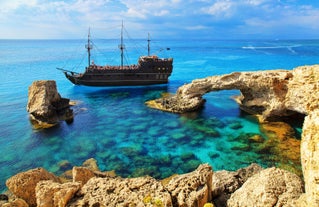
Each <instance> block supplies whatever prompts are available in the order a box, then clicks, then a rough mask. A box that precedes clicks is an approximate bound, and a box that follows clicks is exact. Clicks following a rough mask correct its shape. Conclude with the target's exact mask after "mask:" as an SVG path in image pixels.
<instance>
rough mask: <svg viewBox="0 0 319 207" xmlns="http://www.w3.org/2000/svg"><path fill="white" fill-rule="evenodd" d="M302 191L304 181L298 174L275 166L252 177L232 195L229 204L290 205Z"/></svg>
mask: <svg viewBox="0 0 319 207" xmlns="http://www.w3.org/2000/svg"><path fill="white" fill-rule="evenodd" d="M302 193H303V183H302V181H301V179H300V178H299V177H298V176H297V175H295V174H293V173H291V172H288V171H285V170H282V169H279V168H274V167H273V168H268V169H265V170H263V171H261V172H259V173H257V174H255V175H254V176H252V177H250V178H249V179H248V180H247V181H246V182H245V183H244V184H243V186H242V187H241V188H239V189H238V190H237V191H235V192H234V193H233V194H232V195H231V197H230V199H229V200H228V202H227V206H229V207H242V206H263V207H267V206H268V207H274V206H290V203H291V202H292V201H294V200H296V199H298V198H299V196H300V195H301V194H302Z"/></svg>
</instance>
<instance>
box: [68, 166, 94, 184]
mask: <svg viewBox="0 0 319 207" xmlns="http://www.w3.org/2000/svg"><path fill="white" fill-rule="evenodd" d="M72 175H73V182H80V183H81V184H82V185H84V184H85V183H86V182H87V181H88V180H90V179H91V178H93V177H95V174H94V172H93V171H92V170H90V169H88V168H86V167H73V169H72Z"/></svg>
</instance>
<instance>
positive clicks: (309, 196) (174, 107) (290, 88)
mask: <svg viewBox="0 0 319 207" xmlns="http://www.w3.org/2000/svg"><path fill="white" fill-rule="evenodd" d="M318 81H319V65H313V66H301V67H298V68H295V69H293V70H268V71H257V72H235V73H231V74H227V75H221V76H212V77H207V78H204V79H197V80H194V81H192V82H191V83H189V84H186V85H183V86H181V87H180V88H179V89H178V90H177V92H176V95H173V96H169V97H162V98H159V99H156V100H151V101H148V102H147V103H146V104H147V105H148V106H149V107H152V108H156V109H160V110H163V111H168V112H174V113H185V112H189V111H194V110H197V109H199V108H200V107H201V106H202V105H203V104H204V103H205V100H204V99H203V95H204V94H206V93H209V92H211V91H219V90H230V89H238V90H240V92H241V95H240V96H239V97H237V98H236V101H237V102H238V103H239V105H240V107H241V109H243V110H245V111H247V112H250V113H254V114H260V115H261V116H260V119H259V120H260V121H267V120H271V119H272V118H274V117H275V118H277V117H282V116H289V115H292V114H294V113H301V114H304V115H306V117H305V121H304V125H303V133H302V140H301V150H300V151H301V163H302V169H303V176H304V180H305V190H306V198H303V199H305V200H306V202H307V204H308V205H307V206H319V147H318V143H319V101H318V99H319V90H318V89H319V82H318ZM301 199H302V198H301Z"/></svg>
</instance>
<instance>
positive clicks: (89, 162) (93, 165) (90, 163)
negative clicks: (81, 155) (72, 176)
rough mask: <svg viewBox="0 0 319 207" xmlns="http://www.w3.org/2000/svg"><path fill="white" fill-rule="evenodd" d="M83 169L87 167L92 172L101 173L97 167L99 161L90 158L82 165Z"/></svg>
mask: <svg viewBox="0 0 319 207" xmlns="http://www.w3.org/2000/svg"><path fill="white" fill-rule="evenodd" d="M82 167H86V168H88V169H90V170H92V171H99V170H100V169H99V167H98V165H97V161H96V159H94V158H90V159H87V160H85V161H84V162H83V163H82Z"/></svg>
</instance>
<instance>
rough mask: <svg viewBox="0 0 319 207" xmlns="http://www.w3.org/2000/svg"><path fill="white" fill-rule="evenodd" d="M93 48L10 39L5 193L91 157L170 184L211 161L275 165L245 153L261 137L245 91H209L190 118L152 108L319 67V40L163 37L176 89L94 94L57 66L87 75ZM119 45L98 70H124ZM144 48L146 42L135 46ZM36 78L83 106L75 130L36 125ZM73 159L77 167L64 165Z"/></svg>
mask: <svg viewBox="0 0 319 207" xmlns="http://www.w3.org/2000/svg"><path fill="white" fill-rule="evenodd" d="M84 44H85V40H0V66H1V67H0V74H1V76H0V146H1V150H0V168H1V170H0V191H2V190H4V189H5V180H6V179H7V178H9V177H10V176H12V175H14V174H16V173H18V172H20V171H25V170H28V169H31V168H35V167H44V168H46V169H47V170H49V171H51V172H53V173H56V174H59V173H61V172H62V171H63V170H66V169H68V168H71V167H72V166H73V165H81V163H82V162H83V161H85V160H86V159H88V158H91V157H93V158H95V159H96V160H97V161H98V164H99V167H100V169H101V170H112V169H115V170H116V172H117V174H119V175H121V176H125V177H128V176H140V175H144V174H149V175H151V176H154V177H156V178H163V177H166V176H169V175H171V174H173V173H184V172H188V171H191V170H193V169H194V168H196V167H197V166H198V164H199V163H203V162H208V163H210V164H211V165H212V167H213V169H214V170H221V169H226V170H235V169H238V168H240V167H244V166H247V165H248V164H249V163H251V162H257V163H259V164H261V165H263V166H271V165H275V164H276V163H271V162H269V160H265V159H264V157H262V156H260V155H259V154H257V153H256V152H254V151H253V150H248V151H247V150H245V149H244V148H241V147H240V146H241V145H242V143H243V142H245V140H243V139H247V136H249V135H251V134H261V132H260V131H259V126H258V124H257V122H256V121H255V120H254V119H253V118H252V117H251V116H248V115H245V114H243V113H241V112H240V110H239V108H238V106H237V105H236V103H235V102H234V101H233V100H232V99H231V96H233V95H237V94H239V92H238V91H235V90H234V91H220V92H212V93H209V94H207V95H205V98H206V99H207V102H206V104H205V107H204V109H203V110H201V111H199V112H196V113H195V112H194V113H189V114H186V115H177V114H171V113H165V112H161V111H157V110H154V109H150V108H147V107H146V106H145V104H144V103H145V101H147V100H150V99H155V98H158V97H160V96H161V94H162V93H163V92H170V93H174V92H175V91H176V89H177V88H178V87H179V86H181V85H183V84H184V83H188V82H190V81H191V80H193V79H196V78H203V77H206V76H212V75H219V74H225V73H230V72H233V71H252V70H263V69H279V68H280V69H292V68H294V67H296V66H299V65H310V64H317V63H318V61H319V60H318V56H319V40H293V41H289V40H284V41H282V40H227V41H223V40H186V41H185V40H154V41H152V42H151V44H152V46H153V47H152V49H153V50H152V52H153V53H156V54H157V55H159V56H163V57H169V56H171V57H173V58H174V71H173V74H172V76H171V77H170V81H169V83H168V84H166V85H156V86H144V87H117V88H116V87H110V88H90V87H84V86H74V85H72V84H71V83H70V82H68V80H67V79H66V78H65V77H64V75H63V74H62V73H61V72H60V71H58V70H56V67H65V68H66V69H71V70H76V71H78V72H81V71H83V68H84V67H85V65H86V60H87V59H86V56H85V49H84ZM118 44H119V42H118V41H117V40H97V41H96V42H95V45H94V50H93V52H94V54H93V57H92V59H94V61H95V63H96V64H106V63H111V64H119V51H117V49H116V48H117V45H118ZM145 44H146V41H144V40H143V41H142V40H138V41H135V42H133V43H127V45H126V48H127V50H128V51H130V52H129V53H128V55H127V56H126V57H127V59H129V60H130V63H132V64H134V63H136V60H137V58H138V56H139V55H143V54H145V53H146V52H147V48H146V45H145ZM140 45H142V46H144V45H145V46H144V47H143V48H142V49H138V50H137V49H134V48H135V46H140ZM161 46H162V47H163V48H161ZM113 48H115V49H113ZM165 48H170V50H165ZM95 52H96V53H95ZM102 54H103V55H102ZM35 80H55V81H56V82H57V86H58V91H59V92H60V94H61V96H62V97H66V98H70V99H71V100H75V101H76V102H77V103H78V104H77V105H76V106H75V107H74V108H73V110H74V112H75V119H74V122H73V123H72V124H69V125H68V124H66V123H64V122H61V124H60V125H58V126H56V127H54V128H51V129H46V130H35V129H33V128H32V125H31V124H30V122H29V119H28V113H27V111H26V104H27V99H28V87H29V85H31V83H32V82H33V81H35ZM241 149H242V150H241ZM65 161H67V162H68V163H69V165H63V167H61V166H60V164H59V163H61V162H65Z"/></svg>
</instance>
